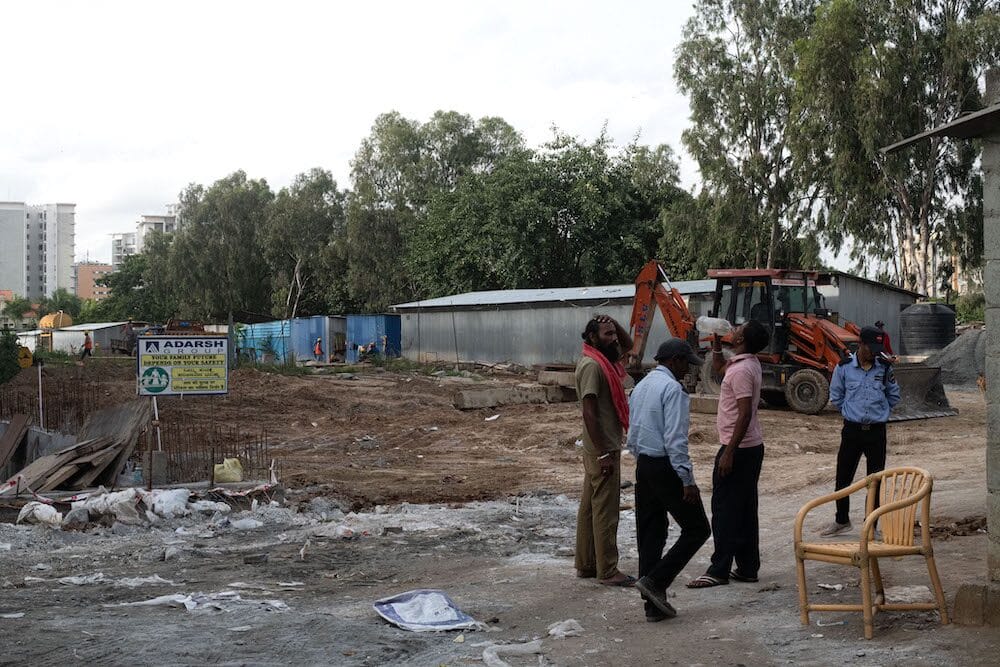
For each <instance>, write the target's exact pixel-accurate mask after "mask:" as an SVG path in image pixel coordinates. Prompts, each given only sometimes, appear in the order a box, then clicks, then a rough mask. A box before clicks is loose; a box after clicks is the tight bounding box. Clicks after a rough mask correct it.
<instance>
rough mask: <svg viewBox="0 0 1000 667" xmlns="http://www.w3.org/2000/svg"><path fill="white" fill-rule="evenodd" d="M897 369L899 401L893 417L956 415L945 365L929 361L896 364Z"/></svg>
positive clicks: (891, 416) (909, 418) (894, 366)
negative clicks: (944, 379)
mask: <svg viewBox="0 0 1000 667" xmlns="http://www.w3.org/2000/svg"><path fill="white" fill-rule="evenodd" d="M892 369H893V373H894V374H895V376H896V383H897V384H899V394H900V400H899V403H898V404H897V405H896V407H895V408H893V411H892V414H891V415H889V421H891V422H900V421H908V420H911V419H930V418H932V417H952V416H954V415H957V414H958V410H956V409H955V408H953V407H951V405H949V403H948V397H947V396H946V395H945V393H944V384H942V382H941V369H940V368H938V367H937V366H927V365H925V364H894V365H893V367H892Z"/></svg>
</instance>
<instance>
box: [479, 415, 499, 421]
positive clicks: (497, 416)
mask: <svg viewBox="0 0 1000 667" xmlns="http://www.w3.org/2000/svg"><path fill="white" fill-rule="evenodd" d="M498 419H500V415H493V416H492V417H487V418H486V419H484V420H483V421H484V422H495V421H496V420H498Z"/></svg>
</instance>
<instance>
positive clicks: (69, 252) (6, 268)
mask: <svg viewBox="0 0 1000 667" xmlns="http://www.w3.org/2000/svg"><path fill="white" fill-rule="evenodd" d="M75 228H76V204H42V205H38V206H32V205H27V204H25V203H24V202H0V290H10V291H12V292H13V293H14V294H16V295H18V296H25V297H27V298H29V299H31V300H36V299H40V298H42V297H43V296H51V295H52V293H53V292H54V291H56V290H57V289H59V288H63V289H66V290H69V291H70V292H73V291H74V290H75V285H74V284H73V282H74V281H73V255H74V250H75Z"/></svg>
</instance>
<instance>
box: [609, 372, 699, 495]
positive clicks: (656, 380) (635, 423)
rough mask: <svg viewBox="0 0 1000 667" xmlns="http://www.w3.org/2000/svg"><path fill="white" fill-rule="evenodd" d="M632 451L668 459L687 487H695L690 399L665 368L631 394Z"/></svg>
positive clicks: (634, 453)
mask: <svg viewBox="0 0 1000 667" xmlns="http://www.w3.org/2000/svg"><path fill="white" fill-rule="evenodd" d="M628 403H629V406H628V407H629V427H628V438H627V439H626V441H625V444H626V446H627V447H628V449H629V451H630V452H632V454H633V455H634V456H635V457H636V458H638V457H639V455H640V454H645V455H646V456H652V457H654V458H663V457H669V459H670V465H671V467H673V469H674V471H675V472H676V473H677V476H678V477H680V478H681V482H683V483H684V486H693V485H694V472H693V468H692V466H691V457H690V456H689V455H688V425H689V424H690V421H691V397H690V396H688V395H687V394H686V393H684V389H683V388H682V387H681V383H680V382H678V381H677V379H676V378H675V377H674V374H673V373H671V372H670V369H669V368H666V367H665V366H657V367H656V368H655V369H653V370H652V371H651V372H650V373H649V375H647V376H646V377H644V378H643V379H642V380H641V381H640V382H639V384H637V385H636V386H635V389H633V390H632V395H631V396H630V397H629V400H628Z"/></svg>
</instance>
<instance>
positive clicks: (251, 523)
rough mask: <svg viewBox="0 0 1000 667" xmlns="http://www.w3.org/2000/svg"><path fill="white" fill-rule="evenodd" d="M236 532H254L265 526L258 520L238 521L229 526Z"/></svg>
mask: <svg viewBox="0 0 1000 667" xmlns="http://www.w3.org/2000/svg"><path fill="white" fill-rule="evenodd" d="M229 525H230V526H232V527H233V528H235V529H236V530H254V529H257V528H260V527H261V526H263V525H264V522H263V521H258V520H257V519H237V520H236V521H233V522H231V523H230V524H229Z"/></svg>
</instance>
